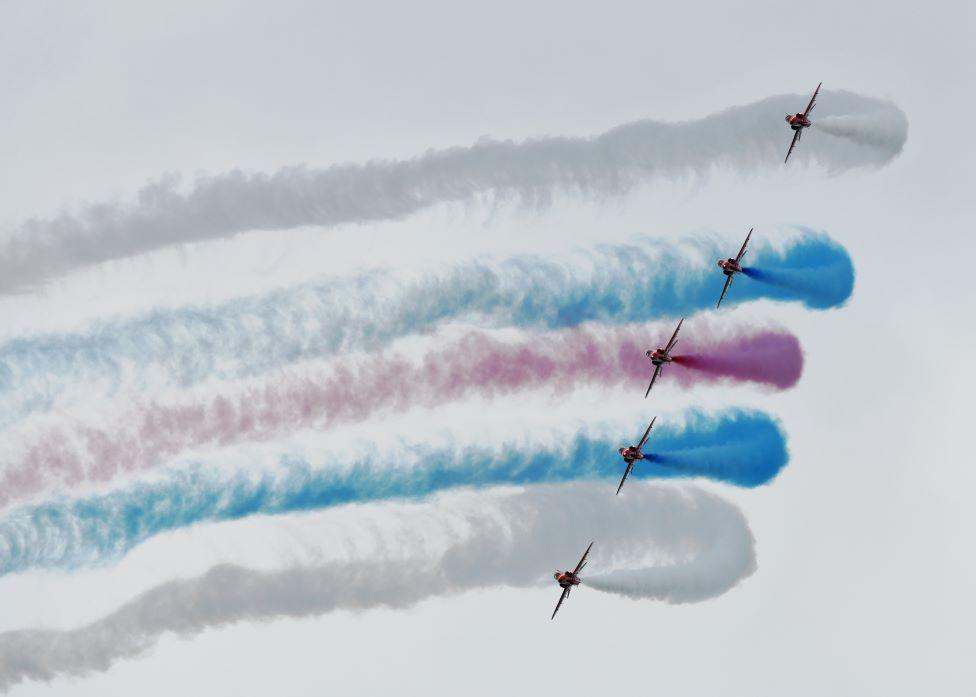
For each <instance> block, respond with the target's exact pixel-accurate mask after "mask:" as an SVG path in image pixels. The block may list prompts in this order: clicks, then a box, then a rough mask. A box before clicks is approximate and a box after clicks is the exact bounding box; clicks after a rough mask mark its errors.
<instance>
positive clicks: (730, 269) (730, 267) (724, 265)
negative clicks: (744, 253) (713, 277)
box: [718, 259, 742, 276]
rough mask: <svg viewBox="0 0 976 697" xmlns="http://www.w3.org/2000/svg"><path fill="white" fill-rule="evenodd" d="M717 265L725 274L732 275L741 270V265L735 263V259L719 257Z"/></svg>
mask: <svg viewBox="0 0 976 697" xmlns="http://www.w3.org/2000/svg"><path fill="white" fill-rule="evenodd" d="M718 265H719V268H721V269H722V273H724V274H725V275H726V276H733V275H735V274H737V273H739V272H740V271H742V267H741V266H739V265H738V264H736V263H735V259H719V260H718Z"/></svg>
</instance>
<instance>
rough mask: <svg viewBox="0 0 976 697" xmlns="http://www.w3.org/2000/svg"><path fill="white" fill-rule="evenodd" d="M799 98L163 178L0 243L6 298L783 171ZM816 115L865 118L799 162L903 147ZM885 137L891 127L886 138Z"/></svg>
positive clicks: (881, 109)
mask: <svg viewBox="0 0 976 697" xmlns="http://www.w3.org/2000/svg"><path fill="white" fill-rule="evenodd" d="M798 99H801V98H799V97H796V96H793V95H782V96H777V97H770V98H767V99H764V100H762V101H759V102H756V103H753V104H750V105H747V106H741V107H734V108H731V109H727V110H725V111H723V112H720V113H716V114H712V115H711V116H707V117H705V118H702V119H699V120H697V121H685V122H680V123H662V122H657V121H649V120H648V121H638V122H635V123H631V124H626V125H623V126H618V127H616V128H613V129H611V130H609V131H607V132H606V133H603V134H600V135H598V136H595V137H590V138H574V137H543V138H537V139H533V140H527V141H524V142H521V143H515V142H512V141H494V140H489V139H482V140H479V141H478V143H477V144H475V145H474V146H471V147H467V148H463V147H459V148H452V149H448V150H440V151H431V152H428V153H426V154H424V155H421V156H419V157H416V158H414V159H411V160H401V161H389V160H385V161H384V160H377V161H372V162H368V163H366V164H363V165H354V164H344V165H335V166H332V167H329V168H327V169H314V168H308V167H289V168H285V169H281V170H279V171H278V172H275V173H274V174H248V173H245V172H241V171H239V170H238V171H232V172H227V173H224V174H219V175H215V176H210V177H204V178H201V179H199V180H197V181H196V182H194V183H193V184H192V185H191V186H190V187H189V188H187V189H181V187H180V185H179V181H178V179H175V178H168V179H163V180H160V181H157V182H154V183H152V184H149V185H148V186H146V187H145V188H144V189H142V190H141V191H140V192H139V194H138V196H137V197H136V199H135V201H133V202H131V203H129V204H122V205H120V204H112V203H102V204H96V205H91V206H89V207H87V208H85V209H82V210H80V211H77V212H64V213H62V214H61V215H60V216H58V217H56V218H50V219H34V220H29V221H27V222H25V223H23V224H22V225H20V226H19V227H18V228H17V229H15V230H12V231H10V232H9V233H8V234H7V235H6V236H5V239H4V240H3V241H2V242H0V292H11V291H16V290H22V289H24V288H25V287H31V286H36V285H39V284H42V283H44V282H47V281H49V280H51V279H53V278H57V277H59V276H62V275H64V274H67V273H70V272H72V271H73V270H76V269H78V268H82V267H85V266H89V265H92V264H97V263H99V262H103V261H109V260H112V259H119V258H123V257H128V256H133V255H136V254H142V253H145V252H150V251H152V250H155V249H161V248H163V247H167V246H171V245H177V244H182V243H186V242H195V241H200V240H208V239H218V238H223V237H229V236H232V235H235V234H239V233H242V232H246V231H249V230H282V229H288V228H295V227H299V226H304V225H315V226H321V227H335V226H339V225H349V224H357V223H369V222H372V221H378V220H396V219H400V218H404V217H406V216H408V215H410V214H412V213H416V212H418V211H421V210H424V209H426V208H429V207H431V206H434V205H437V204H444V203H458V202H469V201H473V200H485V199H487V200H494V201H507V200H511V201H515V202H518V203H520V204H522V205H526V206H535V207H539V206H545V205H548V204H549V202H550V201H551V200H552V199H553V197H554V196H556V195H557V194H569V195H577V196H583V197H589V198H598V197H606V196H608V195H620V194H624V193H626V192H628V191H629V190H631V189H633V188H634V187H635V186H636V185H638V184H640V183H642V182H649V181H654V180H655V179H678V178H685V177H688V176H694V175H704V174H707V173H708V171H709V170H710V169H712V168H713V167H723V168H729V169H732V170H735V171H737V172H741V173H746V172H754V171H758V170H762V169H772V168H774V167H779V166H780V163H781V157H782V156H781V154H780V149H781V147H782V141H781V136H782V132H781V131H780V129H779V128H777V125H776V124H777V121H778V120H779V119H780V118H782V116H781V114H782V113H783V112H784V111H787V110H789V109H790V108H791V106H790V105H793V104H794V103H795V102H796V101H798ZM820 117H821V119H823V118H825V117H839V118H842V119H850V118H855V119H867V120H869V121H870V122H871V123H872V124H873V129H872V131H871V133H870V137H865V134H864V132H863V131H862V130H861V129H856V128H843V127H840V126H837V127H834V128H833V129H832V130H831V129H830V128H829V127H828V129H825V131H824V133H825V135H826V136H827V137H823V138H817V139H814V138H811V139H810V140H811V142H810V144H809V146H808V147H806V148H804V150H803V151H802V152H801V153H799V155H798V159H805V160H809V161H813V162H816V163H818V164H820V165H822V166H824V167H826V168H827V169H828V170H831V171H840V170H845V169H850V168H852V167H863V166H882V165H884V164H886V163H887V162H889V161H890V160H891V159H892V158H894V157H895V156H896V155H898V153H899V152H900V151H901V148H902V145H903V144H904V142H905V139H906V137H907V130H908V121H907V118H906V117H905V114H904V113H903V112H902V111H901V110H900V109H899V108H898V107H897V106H896V105H895V104H893V103H892V102H889V101H886V100H881V99H873V98H870V97H864V96H861V95H858V94H854V93H852V92H826V93H824V95H823V96H822V97H821V108H820ZM880 133H884V134H886V135H885V136H883V137H882V136H880V135H879V134H880Z"/></svg>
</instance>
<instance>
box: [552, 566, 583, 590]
mask: <svg viewBox="0 0 976 697" xmlns="http://www.w3.org/2000/svg"><path fill="white" fill-rule="evenodd" d="M552 576H553V578H555V579H556V583H558V584H559V587H560V588H570V587H572V586H578V585H579V584H580V579H579V576H577V575H576V574H574V573H573V572H572V571H559V570H557V571H556V573H554V574H553V575H552Z"/></svg>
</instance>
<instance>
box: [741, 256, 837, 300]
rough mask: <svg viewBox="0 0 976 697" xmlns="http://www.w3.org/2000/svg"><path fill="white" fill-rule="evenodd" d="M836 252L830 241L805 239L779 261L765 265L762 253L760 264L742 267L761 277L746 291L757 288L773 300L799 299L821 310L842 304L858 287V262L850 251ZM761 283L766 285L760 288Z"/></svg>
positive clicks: (745, 271) (756, 277) (756, 276)
mask: <svg viewBox="0 0 976 697" xmlns="http://www.w3.org/2000/svg"><path fill="white" fill-rule="evenodd" d="M838 249H839V248H838ZM840 251H843V250H840ZM836 252H837V250H834V249H831V248H830V247H829V246H827V245H822V244H817V243H815V242H814V241H813V240H812V239H804V240H800V241H799V242H798V243H797V245H796V247H795V253H794V254H791V255H790V257H789V258H782V259H780V260H779V261H778V263H774V264H769V265H764V262H765V260H764V259H762V258H761V257H760V258H759V260H758V262H757V264H756V265H750V266H746V267H743V269H742V273H743V274H744V275H745V276H747V277H749V278H751V279H753V280H755V281H759V284H756V286H753V287H752V288H751V289H747V290H746V291H745V293H746V294H748V293H749V291H750V290H753V291H759V292H760V293H761V297H766V298H769V299H770V300H783V301H790V300H799V301H801V302H803V303H804V304H805V305H806V306H807V307H811V308H815V309H818V310H823V309H827V308H831V307H839V306H840V305H842V304H844V302H845V301H846V300H847V299H848V298H849V297H850V295H851V293H852V292H853V290H854V266H853V265H852V264H851V260H850V257H848V256H847V254H846V253H844V254H843V255H839V254H837V253H836ZM757 286H763V287H762V289H761V290H760V289H759V288H758V287H757ZM739 290H741V289H740V288H738V287H737V288H736V291H737V292H738V291H739ZM757 297H760V296H757ZM741 299H742V298H740V300H741Z"/></svg>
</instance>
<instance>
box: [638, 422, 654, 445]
mask: <svg viewBox="0 0 976 697" xmlns="http://www.w3.org/2000/svg"><path fill="white" fill-rule="evenodd" d="M655 421H657V417H656V416H655V417H654V418H653V419H651V423H649V424H648V425H647V430H646V431H644V437H643V438H641V439H640V443H638V444H637V449H638V450H640V449H641V448H643V447H644V443H646V442H647V437H648V436H649V435H651V429H652V428H654V422H655Z"/></svg>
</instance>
